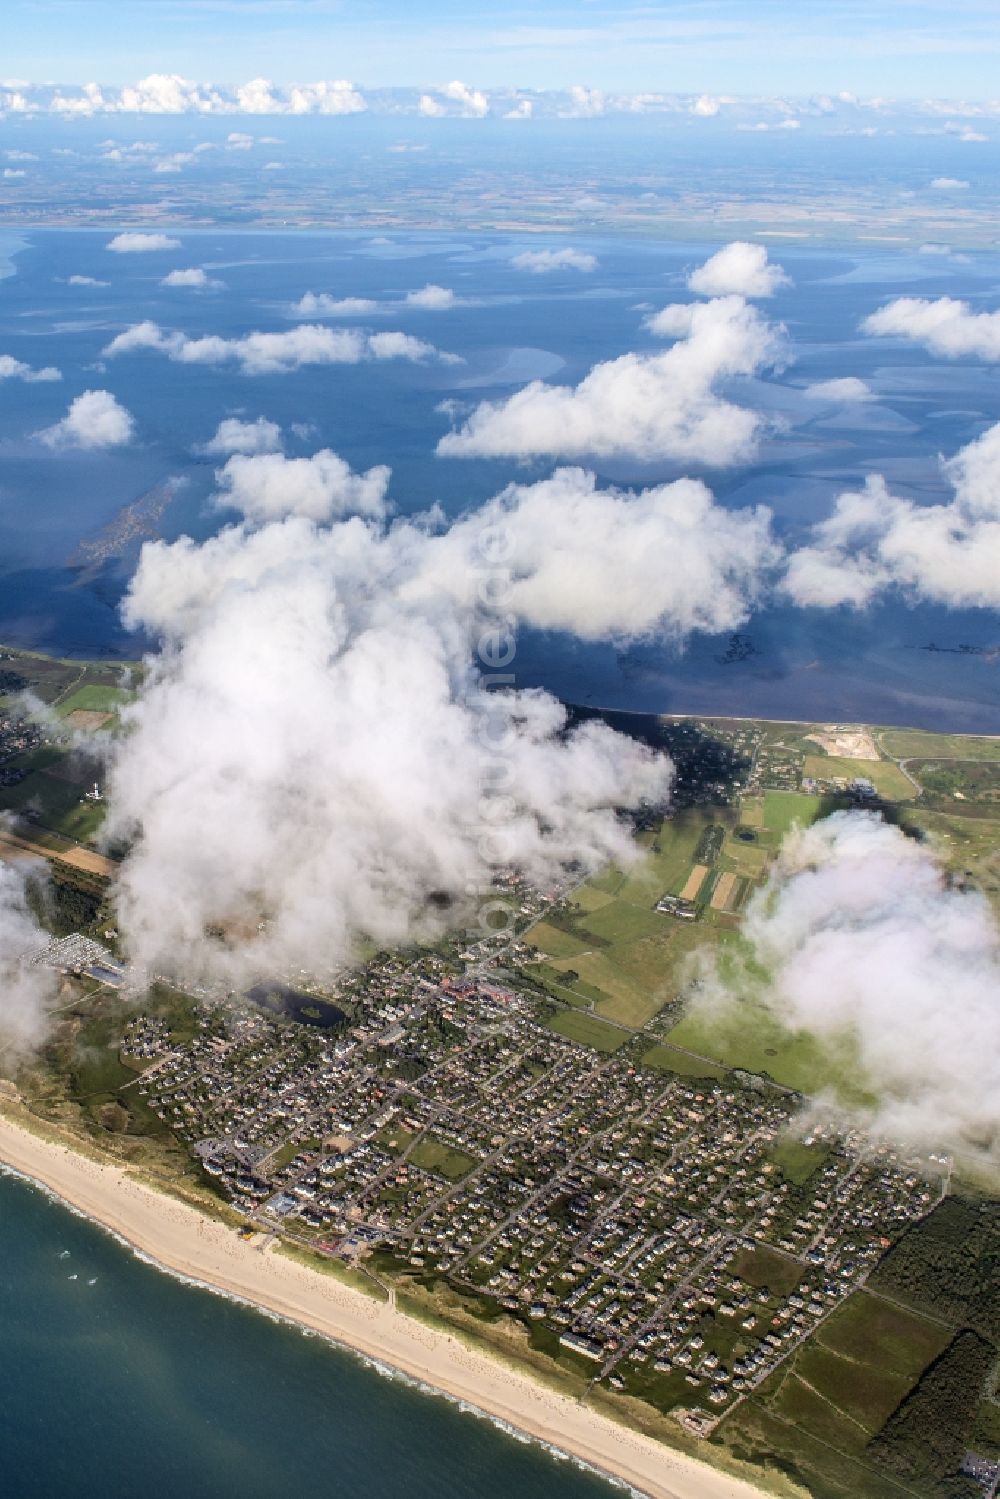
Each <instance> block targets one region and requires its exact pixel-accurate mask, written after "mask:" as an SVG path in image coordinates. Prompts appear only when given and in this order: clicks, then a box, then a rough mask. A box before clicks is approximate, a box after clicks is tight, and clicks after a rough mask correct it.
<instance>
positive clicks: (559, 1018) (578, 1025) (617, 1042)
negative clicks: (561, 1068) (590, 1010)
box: [547, 1010, 628, 1051]
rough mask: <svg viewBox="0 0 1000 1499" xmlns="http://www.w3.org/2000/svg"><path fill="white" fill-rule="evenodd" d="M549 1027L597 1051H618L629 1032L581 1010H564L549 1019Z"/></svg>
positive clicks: (558, 1033)
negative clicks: (582, 1012)
mask: <svg viewBox="0 0 1000 1499" xmlns="http://www.w3.org/2000/svg"><path fill="white" fill-rule="evenodd" d="M547 1029H548V1030H550V1031H555V1032H556V1033H557V1035H560V1036H567V1037H568V1038H569V1040H570V1041H579V1042H580V1043H581V1044H582V1045H583V1046H591V1047H593V1049H594V1050H595V1051H617V1050H618V1048H619V1046H624V1044H625V1042H626V1041H627V1040H628V1032H627V1031H623V1030H620V1029H619V1028H618V1026H616V1025H608V1023H607V1021H605V1020H598V1018H597V1016H596V1015H584V1014H581V1013H580V1011H579V1010H563V1011H561V1012H560V1014H558V1015H554V1016H553V1017H552V1019H551V1020H550V1021H548V1024H547Z"/></svg>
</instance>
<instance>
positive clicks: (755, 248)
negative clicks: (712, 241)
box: [687, 239, 789, 297]
mask: <svg viewBox="0 0 1000 1499" xmlns="http://www.w3.org/2000/svg"><path fill="white" fill-rule="evenodd" d="M687 284H688V286H689V288H690V289H691V291H693V292H696V293H697V294H698V295H699V296H706V297H726V296H737V297H773V296H774V293H775V292H776V291H777V290H778V288H779V287H780V286H787V285H788V284H789V283H788V277H787V276H786V274H785V272H784V271H783V270H782V268H781V266H780V265H772V264H771V263H770V262H769V261H768V258H767V246H766V245H753V244H750V243H748V242H747V241H746V240H741V239H735V240H733V241H732V243H731V244H728V245H724V246H723V248H722V249H721V250H719V251H717V252H716V254H714V255H713V256H711V257H710V259H708V260H706V261H705V264H704V265H701V266H699V267H698V268H697V270H694V271H692V272H691V274H690V276H689V277H688V283H687Z"/></svg>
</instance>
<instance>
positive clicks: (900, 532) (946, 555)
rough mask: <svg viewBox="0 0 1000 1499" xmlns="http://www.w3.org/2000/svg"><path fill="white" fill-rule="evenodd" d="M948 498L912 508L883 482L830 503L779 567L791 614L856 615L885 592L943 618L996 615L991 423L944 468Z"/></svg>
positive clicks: (999, 498) (999, 528)
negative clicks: (973, 612) (945, 612)
mask: <svg viewBox="0 0 1000 1499" xmlns="http://www.w3.org/2000/svg"><path fill="white" fill-rule="evenodd" d="M944 473H945V477H946V479H947V480H948V482H949V483H950V485H951V486H952V490H953V496H952V498H951V500H949V501H948V502H947V503H945V504H935V505H918V504H915V503H914V502H913V501H912V500H906V499H901V498H900V497H898V496H896V495H894V494H892V493H891V492H890V490H889V488H888V486H887V484H886V482H885V480H884V479H883V478H881V477H880V476H873V477H870V478H869V479H868V480H867V481H866V483H865V485H864V487H863V488H862V489H860V490H857V491H851V492H849V493H846V494H842V495H840V496H839V497H838V499H837V502H836V505H835V506H834V510H833V513H832V514H831V515H830V516H829V517H828V518H827V519H826V520H824V521H821V522H820V523H819V525H817V526H816V527H814V529H813V534H812V538H811V541H810V544H809V545H808V546H805V547H802V548H801V549H799V550H798V551H797V552H795V553H794V554H793V555H792V556H791V558H790V560H789V564H788V572H787V577H786V580H785V588H786V591H787V592H788V594H789V595H790V597H791V598H792V599H793V601H794V602H795V603H797V604H799V605H814V606H818V607H823V608H829V607H832V606H835V605H837V604H849V605H852V606H853V607H855V608H862V607H864V606H865V605H867V604H869V603H870V602H871V601H872V600H873V599H874V598H875V597H876V595H877V594H879V593H880V592H882V591H883V590H884V589H886V588H889V587H897V588H900V589H902V590H903V591H904V592H905V593H906V594H908V595H909V596H910V597H911V598H913V599H914V600H918V599H924V600H929V601H931V602H933V603H938V604H945V605H947V606H948V607H950V608H956V609H957V608H969V607H979V608H985V609H997V608H1000V423H998V424H997V425H996V426H994V427H990V428H989V430H988V431H987V432H985V433H984V434H983V436H982V437H980V438H978V439H977V440H976V441H975V442H972V443H969V444H968V446H966V447H964V448H961V449H960V450H959V452H958V453H956V454H955V456H954V458H952V459H950V460H949V461H948V462H946V463H945V465H944Z"/></svg>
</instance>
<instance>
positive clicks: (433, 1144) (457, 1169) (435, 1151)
mask: <svg viewBox="0 0 1000 1499" xmlns="http://www.w3.org/2000/svg"><path fill="white" fill-rule="evenodd" d="M406 1159H407V1161H409V1163H410V1164H411V1165H413V1166H418V1167H419V1168H420V1170H421V1171H430V1172H432V1173H433V1175H435V1176H443V1177H445V1178H446V1179H447V1180H448V1181H459V1180H460V1179H461V1178H462V1177H463V1176H468V1174H469V1172H470V1171H471V1170H473V1168H474V1167H475V1166H478V1165H479V1162H478V1161H477V1160H476V1159H475V1157H474V1156H471V1155H466V1153H465V1151H464V1150H455V1149H454V1147H453V1146H451V1145H446V1144H445V1143H444V1141H443V1140H438V1139H437V1138H436V1137H435V1136H434V1135H425V1136H424V1138H423V1139H422V1140H420V1141H418V1142H417V1144H416V1145H415V1146H414V1147H413V1149H412V1150H411V1151H410V1154H409V1155H408V1156H407V1158H406Z"/></svg>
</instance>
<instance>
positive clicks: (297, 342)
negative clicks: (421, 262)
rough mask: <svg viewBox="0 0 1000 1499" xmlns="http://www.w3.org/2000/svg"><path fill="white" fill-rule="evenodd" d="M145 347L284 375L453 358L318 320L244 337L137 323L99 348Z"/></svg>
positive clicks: (399, 336) (182, 358) (406, 338)
mask: <svg viewBox="0 0 1000 1499" xmlns="http://www.w3.org/2000/svg"><path fill="white" fill-rule="evenodd" d="M144 349H149V350H153V351H155V352H156V353H159V354H165V355H166V356H167V358H168V359H173V360H175V361H176V362H178V363H180V364H209V365H223V364H235V365H236V366H237V367H238V368H239V370H240V371H241V372H242V373H243V374H245V375H264V374H272V375H273V374H277V375H283V374H288V373H289V372H290V371H292V370H297V369H302V368H303V367H304V366H306V365H317V364H360V363H362V362H363V361H365V360H372V359H375V360H380V359H406V360H410V361H412V362H413V363H417V364H419V363H422V362H424V361H425V360H431V359H437V360H440V361H442V362H446V363H447V362H450V361H451V360H453V359H455V357H456V356H454V355H449V354H444V353H442V352H441V351H440V350H439V349H435V348H434V346H433V344H429V343H425V342H424V340H423V339H419V338H411V337H410V335H409V334H406V333H361V332H359V331H357V330H355V329H353V328H352V329H346V328H323V327H321V326H320V325H319V324H317V323H300V324H299V325H298V326H297V327H295V328H290V329H288V331H287V332H284V333H247V334H245V335H244V336H243V337H242V338H223V337H221V336H220V335H218V334H206V335H205V336H204V337H201V338H188V336H187V335H186V334H184V333H178V332H176V331H169V330H167V329H165V328H161V327H160V326H159V324H158V323H152V322H145V323H135V324H134V325H133V326H132V327H131V328H127V329H126V330H125V332H124V333H119V334H118V336H117V337H116V338H113V339H112V340H111V342H110V343H109V344H108V346H107V348H105V350H104V351H103V352H104V353H105V355H107V357H108V358H114V357H115V356H117V355H120V354H130V353H135V352H136V351H138V350H144Z"/></svg>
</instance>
